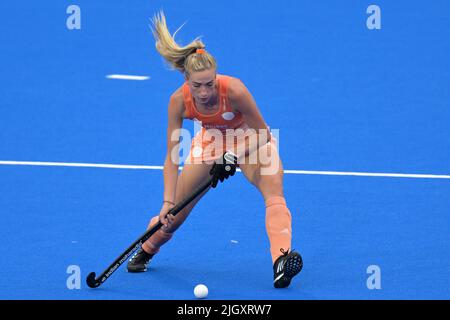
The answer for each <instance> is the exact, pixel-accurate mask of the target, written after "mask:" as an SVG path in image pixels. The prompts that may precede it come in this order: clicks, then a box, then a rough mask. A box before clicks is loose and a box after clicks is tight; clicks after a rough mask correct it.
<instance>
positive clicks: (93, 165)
mask: <svg viewBox="0 0 450 320" xmlns="http://www.w3.org/2000/svg"><path fill="white" fill-rule="evenodd" d="M0 165H13V166H48V167H79V168H107V169H126V170H162V169H163V168H164V167H163V166H145V165H124V164H103V163H74V162H39V161H0ZM181 169H182V167H181V166H180V170H181ZM237 171H241V170H240V169H237ZM284 173H285V174H303V175H331V176H358V177H386V178H415V179H450V175H442V174H413V173H381V172H380V173H378V172H376V173H374V172H344V171H310V170H284Z"/></svg>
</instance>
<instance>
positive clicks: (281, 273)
mask: <svg viewBox="0 0 450 320" xmlns="http://www.w3.org/2000/svg"><path fill="white" fill-rule="evenodd" d="M280 251H281V253H283V255H282V256H280V257H278V259H277V260H275V263H274V264H273V285H274V287H275V288H286V287H288V286H289V285H290V284H291V280H292V278H293V277H295V276H296V275H297V274H298V273H299V272H300V271H302V268H303V260H302V256H301V255H300V254H299V253H298V252H295V251H291V252H289V250H288V251H287V252H285V251H284V250H283V249H281V250H280Z"/></svg>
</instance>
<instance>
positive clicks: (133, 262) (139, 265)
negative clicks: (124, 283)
mask: <svg viewBox="0 0 450 320" xmlns="http://www.w3.org/2000/svg"><path fill="white" fill-rule="evenodd" d="M153 256H154V254H150V253H147V252H145V251H144V250H143V249H142V248H139V250H138V251H136V253H135V254H134V255H133V256H132V257H131V259H130V261H128V265H127V270H128V272H144V271H147V266H148V264H149V263H150V260H151V259H152V258H153Z"/></svg>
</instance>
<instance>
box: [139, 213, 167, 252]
mask: <svg viewBox="0 0 450 320" xmlns="http://www.w3.org/2000/svg"><path fill="white" fill-rule="evenodd" d="M158 221H159V216H156V217H153V218H152V220H151V221H150V223H149V225H148V229H150V228H151V227H153V226H154V225H155V224H157V223H158ZM148 229H147V230H148ZM172 236H173V233H168V232H165V231H164V230H163V229H162V228H160V229H159V230H158V231H156V232H155V233H154V234H153V235H152V236H151V237H150V239H148V240H147V241H145V242H144V243H143V244H142V249H143V250H144V251H145V252H147V253H150V254H155V253H157V252H158V251H159V248H160V247H161V246H162V245H163V244H164V243H166V242H167V241H169V240H170V239H171V238H172Z"/></svg>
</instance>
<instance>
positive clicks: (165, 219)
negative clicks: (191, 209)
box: [159, 202, 175, 228]
mask: <svg viewBox="0 0 450 320" xmlns="http://www.w3.org/2000/svg"><path fill="white" fill-rule="evenodd" d="M173 207H175V205H174V204H172V203H169V202H164V203H163V205H162V207H161V210H160V212H159V221H161V223H162V224H163V225H164V227H165V228H169V227H170V226H171V225H172V223H173V222H174V220H175V217H174V216H173V215H171V214H167V213H168V212H169V211H170V209H172V208H173Z"/></svg>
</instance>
